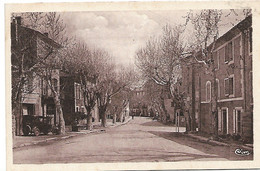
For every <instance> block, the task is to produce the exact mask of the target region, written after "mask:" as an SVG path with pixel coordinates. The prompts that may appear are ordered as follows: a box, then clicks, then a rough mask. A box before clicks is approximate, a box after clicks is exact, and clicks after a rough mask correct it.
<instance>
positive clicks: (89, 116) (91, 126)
mask: <svg viewBox="0 0 260 171" xmlns="http://www.w3.org/2000/svg"><path fill="white" fill-rule="evenodd" d="M87 113H88V114H87V129H88V130H92V129H93V124H92V113H91V111H87Z"/></svg>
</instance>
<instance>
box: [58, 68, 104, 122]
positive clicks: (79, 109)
mask: <svg viewBox="0 0 260 171" xmlns="http://www.w3.org/2000/svg"><path fill="white" fill-rule="evenodd" d="M60 83H61V89H62V90H61V105H62V109H63V115H64V120H65V124H66V126H71V125H72V124H75V123H74V122H75V118H76V115H77V114H81V115H86V114H87V112H86V108H85V106H84V97H83V91H82V87H81V84H80V83H79V80H78V79H77V77H75V76H71V75H69V74H67V73H64V72H61V74H60ZM92 117H93V119H92V121H94V122H98V121H99V115H98V107H97V103H96V105H95V107H94V109H93V110H92ZM77 124H79V125H86V124H87V120H86V119H80V120H78V123H77Z"/></svg>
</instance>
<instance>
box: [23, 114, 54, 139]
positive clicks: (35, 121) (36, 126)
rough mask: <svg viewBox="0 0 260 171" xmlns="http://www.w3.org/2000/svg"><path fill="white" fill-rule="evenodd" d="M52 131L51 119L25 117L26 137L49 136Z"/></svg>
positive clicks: (24, 128)
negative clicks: (41, 134)
mask: <svg viewBox="0 0 260 171" xmlns="http://www.w3.org/2000/svg"><path fill="white" fill-rule="evenodd" d="M50 131H52V125H51V124H50V118H49V117H43V116H32V115H25V116H23V133H24V135H29V134H30V135H32V134H34V135H35V136H39V135H40V133H43V134H44V135H47V134H48V133H49V132H50Z"/></svg>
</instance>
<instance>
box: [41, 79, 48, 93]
mask: <svg viewBox="0 0 260 171" xmlns="http://www.w3.org/2000/svg"><path fill="white" fill-rule="evenodd" d="M47 90H48V86H47V83H46V81H45V80H42V94H43V95H46V94H47Z"/></svg>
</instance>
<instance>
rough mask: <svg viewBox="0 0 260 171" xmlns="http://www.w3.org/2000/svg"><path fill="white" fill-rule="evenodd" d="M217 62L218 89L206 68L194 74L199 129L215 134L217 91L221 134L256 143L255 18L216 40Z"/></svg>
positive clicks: (215, 60)
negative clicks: (213, 112) (254, 140)
mask: <svg viewBox="0 0 260 171" xmlns="http://www.w3.org/2000/svg"><path fill="white" fill-rule="evenodd" d="M213 60H214V64H215V74H216V77H215V78H216V84H215V86H214V85H213V84H214V83H213V81H212V80H213V77H212V74H211V73H210V72H208V71H207V69H205V67H204V69H201V68H200V69H199V70H197V71H196V70H194V72H191V73H192V74H193V75H195V76H194V77H195V78H194V80H193V81H192V84H191V86H192V87H193V85H194V87H193V88H192V93H193V95H192V99H193V101H192V110H193V109H194V112H193V113H195V118H198V119H199V123H198V124H199V125H198V126H199V127H200V130H201V131H203V132H207V133H212V123H213V122H212V119H213V116H212V115H213V114H212V112H211V111H212V100H213V99H212V98H213V97H214V96H213V94H212V89H214V90H215V91H216V93H217V97H216V98H217V109H218V132H219V134H220V135H238V136H241V137H242V138H243V139H244V140H245V141H250V142H252V140H253V93H252V92H253V91H252V89H253V87H252V16H249V17H247V18H246V19H244V20H243V21H241V22H240V23H238V24H237V25H236V26H234V27H233V28H232V29H231V30H229V31H228V32H227V33H225V34H224V35H223V36H221V37H220V38H219V39H218V40H217V41H216V43H215V48H214V50H213ZM197 68H198V67H197ZM186 78H187V80H188V77H186ZM194 100H195V101H194ZM197 101H199V102H200V104H198V103H196V102H197ZM197 113H198V116H197Z"/></svg>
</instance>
